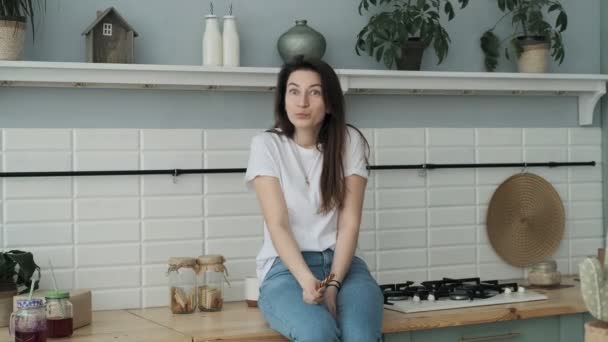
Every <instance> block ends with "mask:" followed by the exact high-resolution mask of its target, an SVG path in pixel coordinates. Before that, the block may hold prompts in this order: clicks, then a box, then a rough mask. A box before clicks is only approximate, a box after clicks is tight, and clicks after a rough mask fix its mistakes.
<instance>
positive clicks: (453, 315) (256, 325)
mask: <svg viewBox="0 0 608 342" xmlns="http://www.w3.org/2000/svg"><path fill="white" fill-rule="evenodd" d="M520 283H522V284H523V285H524V286H525V283H523V282H520ZM562 284H564V285H574V286H573V287H569V288H560V289H552V290H547V289H544V290H540V289H535V290H534V291H537V292H541V293H543V294H545V295H547V296H548V299H547V300H542V301H536V302H527V303H519V304H501V305H491V306H482V307H474V308H466V309H452V310H440V311H429V312H420V313H411V314H405V313H400V312H396V311H391V310H384V326H383V332H384V333H398V332H407V331H414V330H423V329H433V328H444V327H453V326H461V325H473V324H481V323H491V322H499V321H508V320H516V319H527V318H535V317H546V316H556V315H564V314H574V313H581V312H586V311H587V309H586V307H585V304H584V302H583V299H582V297H581V295H580V287H579V284H578V282H576V281H574V280H573V278H571V277H570V278H565V279H564V280H563V282H562ZM68 340H69V341H78V342H106V341H108V342H109V341H112V342H127V341H128V342H139V341H141V342H143V341H146V342H148V341H153V342H154V341H157V342H161V341H163V342H169V341H171V342H173V341H175V342H192V341H194V342H203V341H286V339H285V338H284V337H282V336H281V335H279V334H278V333H276V332H274V331H273V330H271V329H270V328H269V327H268V325H267V324H266V322H265V321H264V319H263V317H262V314H261V312H260V311H259V310H258V309H257V308H248V307H247V306H246V304H245V302H232V303H225V304H224V308H223V310H222V311H220V312H197V313H194V314H188V315H173V314H171V312H170V311H169V309H168V308H166V307H162V308H152V309H138V310H117V311H96V312H93V323H92V324H91V325H89V326H86V327H83V328H80V329H77V330H75V331H74V336H73V337H72V338H70V339H65V341H68ZM9 341H11V342H12V339H11V338H10V336H9V335H8V329H7V328H2V329H0V342H9Z"/></svg>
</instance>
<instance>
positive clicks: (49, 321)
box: [45, 291, 74, 338]
mask: <svg viewBox="0 0 608 342" xmlns="http://www.w3.org/2000/svg"><path fill="white" fill-rule="evenodd" d="M45 299H46V325H47V329H48V337H50V338H61V337H69V336H72V333H73V332H74V314H73V307H72V303H71V302H70V293H69V292H67V291H50V292H47V294H46V295H45Z"/></svg>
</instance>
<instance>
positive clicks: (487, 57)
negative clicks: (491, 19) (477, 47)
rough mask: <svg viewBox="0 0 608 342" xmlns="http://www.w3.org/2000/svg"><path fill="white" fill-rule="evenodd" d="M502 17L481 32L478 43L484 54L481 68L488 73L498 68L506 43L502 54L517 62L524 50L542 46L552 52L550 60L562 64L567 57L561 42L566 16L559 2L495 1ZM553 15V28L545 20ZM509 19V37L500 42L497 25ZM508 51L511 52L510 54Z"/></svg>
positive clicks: (530, 0)
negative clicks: (549, 15)
mask: <svg viewBox="0 0 608 342" xmlns="http://www.w3.org/2000/svg"><path fill="white" fill-rule="evenodd" d="M496 2H497V4H498V8H499V9H500V11H501V12H503V16H502V17H501V18H500V19H499V20H498V21H497V23H496V24H495V25H494V27H492V28H491V29H489V30H487V31H486V32H484V34H483V35H482V37H481V39H480V43H481V50H482V51H483V54H484V64H485V68H486V70H488V71H494V70H495V69H496V67H497V66H498V58H499V57H500V50H501V48H502V45H503V44H504V43H505V42H507V41H508V42H509V43H510V44H509V45H510V46H507V47H505V49H504V54H505V57H506V58H507V59H510V58H511V56H512V53H513V52H515V56H516V57H517V58H520V57H521V55H522V53H523V52H524V50H526V49H528V48H529V47H531V46H540V45H543V46H545V48H546V49H550V50H551V57H553V59H554V60H555V61H556V62H558V63H559V64H561V63H562V62H563V61H564V57H565V56H566V53H565V49H564V44H563V41H562V32H564V31H565V30H566V28H567V27H568V16H567V14H566V12H565V11H564V8H563V7H562V5H561V3H560V2H559V0H496ZM552 13H556V14H557V16H556V18H555V25H553V26H552V25H551V24H550V23H549V22H548V21H547V20H546V19H545V18H546V15H547V14H552ZM507 17H511V24H512V28H513V31H512V33H511V34H510V35H509V36H507V37H505V38H503V39H502V40H501V39H500V38H499V37H498V35H497V34H496V33H495V32H494V31H495V29H496V26H497V25H498V23H500V22H501V21H502V20H503V19H505V18H507ZM510 50H511V52H510Z"/></svg>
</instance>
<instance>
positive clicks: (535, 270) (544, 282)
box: [528, 260, 562, 286]
mask: <svg viewBox="0 0 608 342" xmlns="http://www.w3.org/2000/svg"><path fill="white" fill-rule="evenodd" d="M561 279H562V275H561V273H559V271H558V270H557V263H556V262H555V260H545V261H541V262H539V263H536V264H534V265H532V267H531V268H530V271H529V272H528V282H529V283H530V285H538V286H553V285H559V283H560V282H561Z"/></svg>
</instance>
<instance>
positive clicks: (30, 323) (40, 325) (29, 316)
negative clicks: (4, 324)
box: [9, 298, 47, 342]
mask: <svg viewBox="0 0 608 342" xmlns="http://www.w3.org/2000/svg"><path fill="white" fill-rule="evenodd" d="M9 332H10V334H11V336H14V337H15V342H25V341H28V342H46V338H47V329H46V312H45V308H44V302H43V300H42V299H38V298H35V299H17V311H15V312H13V313H12V314H11V319H10V325H9Z"/></svg>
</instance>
